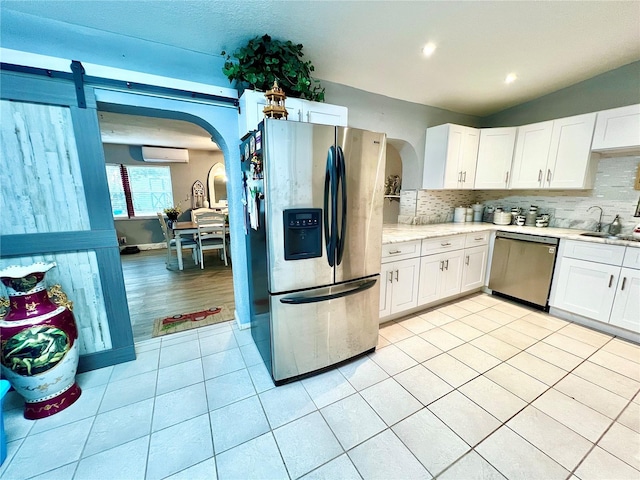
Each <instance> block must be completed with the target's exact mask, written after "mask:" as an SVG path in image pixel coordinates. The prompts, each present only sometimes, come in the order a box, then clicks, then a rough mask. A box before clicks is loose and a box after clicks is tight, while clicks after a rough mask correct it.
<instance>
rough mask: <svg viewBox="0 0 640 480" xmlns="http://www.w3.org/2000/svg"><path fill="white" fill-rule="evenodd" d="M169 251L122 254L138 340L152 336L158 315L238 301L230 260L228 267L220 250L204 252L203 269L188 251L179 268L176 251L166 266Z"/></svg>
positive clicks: (126, 286)
mask: <svg viewBox="0 0 640 480" xmlns="http://www.w3.org/2000/svg"><path fill="white" fill-rule="evenodd" d="M185 253H186V252H185ZM166 255H167V251H166V250H165V249H160V250H143V251H141V252H140V253H137V254H133V255H121V256H120V259H121V261H122V272H123V274H124V283H125V288H126V291H127V302H128V304H129V313H130V315H131V326H132V328H133V338H134V341H135V342H140V341H142V340H147V339H149V338H151V334H152V332H153V321H154V320H155V319H157V318H165V317H168V316H170V315H177V314H180V313H189V312H196V311H199V310H204V309H207V308H210V307H213V306H216V305H217V304H219V303H226V304H228V305H231V306H233V305H235V303H234V295H233V278H232V274H231V263H229V266H228V267H225V265H224V261H222V260H221V259H220V257H219V254H218V252H217V251H213V250H212V251H205V252H204V255H205V261H204V265H205V268H204V270H203V269H201V268H200V267H199V266H198V265H196V264H195V263H194V261H193V259H192V258H191V256H190V255H188V254H185V255H184V270H182V271H180V270H178V261H177V259H176V256H175V253H173V255H172V257H171V263H170V264H169V269H167V268H166V265H165V259H166Z"/></svg>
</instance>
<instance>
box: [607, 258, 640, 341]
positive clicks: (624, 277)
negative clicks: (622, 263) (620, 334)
mask: <svg viewBox="0 0 640 480" xmlns="http://www.w3.org/2000/svg"><path fill="white" fill-rule="evenodd" d="M609 323H611V324H612V325H617V326H619V327H622V328H626V329H627V330H632V331H634V332H640V270H635V269H633V268H625V267H622V269H621V270H620V280H619V281H618V289H617V291H616V297H615V300H614V301H613V309H612V310H611V319H610V320H609Z"/></svg>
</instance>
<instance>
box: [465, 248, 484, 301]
mask: <svg viewBox="0 0 640 480" xmlns="http://www.w3.org/2000/svg"><path fill="white" fill-rule="evenodd" d="M488 253H489V247H488V246H487V245H484V246H480V247H473V248H467V249H466V250H465V251H464V263H463V265H462V282H461V288H460V291H461V292H467V291H469V290H474V289H476V288H481V287H482V286H483V285H484V277H485V274H486V272H487V256H488Z"/></svg>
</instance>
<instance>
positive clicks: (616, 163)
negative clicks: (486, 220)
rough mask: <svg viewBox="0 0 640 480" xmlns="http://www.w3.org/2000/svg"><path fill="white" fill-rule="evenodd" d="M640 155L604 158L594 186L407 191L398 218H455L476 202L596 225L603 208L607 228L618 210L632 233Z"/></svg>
mask: <svg viewBox="0 0 640 480" xmlns="http://www.w3.org/2000/svg"><path fill="white" fill-rule="evenodd" d="M639 162H640V156H629V157H616V158H602V159H600V161H599V162H598V171H597V174H596V179H595V185H594V188H593V189H592V190H562V191H558V190H408V191H403V192H402V193H401V196H400V215H399V216H398V223H409V224H430V223H442V222H451V221H453V211H454V208H455V207H457V206H461V205H465V206H468V205H471V204H472V203H475V202H480V203H483V204H484V205H493V206H502V207H503V208H505V209H511V208H512V207H521V208H523V209H525V208H526V209H528V208H529V206H531V205H537V206H538V209H539V213H548V214H550V215H551V219H550V223H549V226H552V227H563V228H579V229H584V230H594V229H595V226H596V223H597V221H598V217H599V214H600V211H599V210H598V209H592V210H591V211H588V209H589V207H591V206H594V205H597V206H599V207H602V209H603V210H604V214H603V216H602V224H603V230H605V231H606V226H607V225H608V224H610V223H611V222H612V221H613V219H614V218H615V216H616V215H620V221H621V222H622V233H629V232H630V231H631V229H632V228H633V227H634V226H635V225H636V224H638V223H640V218H638V217H634V216H633V214H634V212H635V210H636V205H637V203H638V197H640V191H638V190H634V189H633V184H634V180H635V177H636V171H637V169H638V168H639V167H638V163H639Z"/></svg>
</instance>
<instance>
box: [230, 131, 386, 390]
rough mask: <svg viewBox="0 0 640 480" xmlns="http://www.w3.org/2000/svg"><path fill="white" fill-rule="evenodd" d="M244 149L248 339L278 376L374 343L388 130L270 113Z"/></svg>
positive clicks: (301, 372) (323, 364)
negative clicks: (273, 117)
mask: <svg viewBox="0 0 640 480" xmlns="http://www.w3.org/2000/svg"><path fill="white" fill-rule="evenodd" d="M249 145H250V150H249ZM241 150H242V152H243V155H242V158H243V165H244V168H243V170H244V172H245V173H244V182H245V185H244V187H245V193H246V205H247V218H246V222H247V226H246V231H247V234H248V236H249V238H248V242H247V246H248V252H247V255H248V258H249V265H250V267H249V270H250V272H249V275H250V277H251V283H250V292H251V317H252V319H251V320H252V327H251V328H252V337H253V338H254V341H255V343H256V346H257V347H258V350H259V351H260V354H261V356H262V358H263V360H264V362H265V365H266V366H267V368H268V369H269V371H270V373H271V375H272V377H273V379H274V381H275V382H276V384H282V383H286V382H287V381H291V380H293V379H296V378H299V377H301V376H306V375H308V374H311V373H313V372H318V371H321V370H323V369H326V368H328V367H330V366H332V365H335V364H338V363H341V362H344V361H345V360H348V359H350V358H352V357H354V356H357V355H359V354H362V353H365V352H369V351H373V350H374V349H375V346H376V343H377V340H378V323H379V313H378V311H379V295H380V293H379V292H380V286H379V281H380V255H381V248H382V208H383V187H384V178H383V177H384V164H385V154H386V135H385V134H383V133H374V132H368V131H364V130H358V129H353V128H346V127H333V126H326V125H315V124H310V123H301V122H289V121H283V120H270V119H267V120H265V122H263V123H262V124H261V126H260V130H259V131H258V132H257V135H256V134H253V135H250V136H249V137H247V139H246V140H245V143H244V144H243V145H242V147H241Z"/></svg>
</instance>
